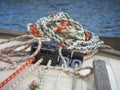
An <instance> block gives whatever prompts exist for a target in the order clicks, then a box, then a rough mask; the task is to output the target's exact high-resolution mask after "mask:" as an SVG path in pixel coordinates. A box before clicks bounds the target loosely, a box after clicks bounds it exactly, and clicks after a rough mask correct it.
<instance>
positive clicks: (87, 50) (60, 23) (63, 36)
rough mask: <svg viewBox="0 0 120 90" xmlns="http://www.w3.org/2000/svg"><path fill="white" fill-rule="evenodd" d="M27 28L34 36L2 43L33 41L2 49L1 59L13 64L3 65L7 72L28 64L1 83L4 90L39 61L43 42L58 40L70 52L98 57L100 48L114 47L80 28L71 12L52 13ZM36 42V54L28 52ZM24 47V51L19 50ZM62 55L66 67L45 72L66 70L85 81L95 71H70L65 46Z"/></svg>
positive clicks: (12, 86) (90, 68)
mask: <svg viewBox="0 0 120 90" xmlns="http://www.w3.org/2000/svg"><path fill="white" fill-rule="evenodd" d="M27 29H28V31H29V32H30V34H32V35H23V36H18V37H16V38H12V39H8V40H6V41H2V42H0V44H4V43H8V42H12V41H15V40H21V39H27V40H28V39H29V40H28V41H24V42H22V43H20V44H16V45H12V46H9V47H5V48H3V49H0V60H1V61H3V62H7V63H9V64H10V65H8V66H3V67H1V66H0V70H1V71H3V70H6V69H14V68H17V66H18V65H19V64H20V63H21V62H26V63H25V64H23V65H22V66H21V67H20V68H19V69H17V70H16V71H15V72H14V73H13V74H12V75H10V76H9V77H8V78H6V79H5V80H4V81H3V82H1V83H0V88H1V87H2V86H4V85H5V84H6V83H7V82H8V81H10V80H11V79H12V78H13V77H15V76H16V75H17V74H18V73H19V72H21V71H22V70H23V69H24V68H25V67H27V66H28V65H30V64H31V63H32V62H33V61H34V60H33V59H32V60H31V58H35V56H36V55H37V54H38V52H39V51H40V49H41V41H49V40H50V39H51V40H54V41H56V42H57V43H58V44H59V45H61V44H62V47H63V46H64V47H65V48H68V49H74V50H77V51H79V52H81V53H83V54H84V55H91V54H94V53H95V52H97V51H98V48H110V47H109V46H108V45H104V42H103V41H101V40H100V39H99V37H98V36H96V35H95V34H94V33H92V32H90V31H88V30H86V29H84V28H83V26H82V25H80V24H79V23H78V22H76V21H74V20H73V19H72V18H70V16H69V15H68V14H67V13H63V12H60V13H58V14H56V15H55V14H51V15H49V16H48V17H43V18H41V19H39V20H38V21H37V22H36V23H35V24H31V23H29V24H28V25H27ZM42 37H43V38H42ZM48 38H50V39H48ZM33 42H38V48H37V50H36V51H35V52H34V53H33V54H32V55H29V51H27V49H28V48H29V47H30V46H31V43H33ZM20 47H23V48H22V49H19V50H17V49H18V48H20ZM59 56H60V57H61V59H62V60H63V63H64V68H60V67H53V66H49V67H48V66H43V67H44V68H45V69H46V68H50V69H55V70H60V71H63V72H65V73H67V74H73V75H78V76H79V77H80V78H82V79H84V78H86V77H88V76H90V75H91V74H92V72H93V69H92V67H85V68H79V69H77V70H74V69H69V68H68V67H67V65H66V61H65V59H64V57H63V56H62V54H61V47H60V48H59ZM16 57H19V58H20V59H18V58H17V59H16ZM29 59H30V60H29ZM41 62H42V60H40V61H38V62H37V63H35V65H33V66H32V67H31V68H30V69H29V70H28V71H27V72H26V73H25V74H24V75H22V76H21V77H20V79H19V80H17V81H15V82H14V83H13V84H12V85H11V86H10V87H9V89H12V90H13V88H14V87H15V85H17V84H18V83H19V82H20V81H21V80H23V79H24V78H25V77H26V76H27V75H28V74H29V73H30V72H31V71H32V70H34V69H35V68H36V67H37V66H39V64H40V63H41ZM85 69H89V70H90V73H88V74H86V75H81V74H80V71H81V70H85Z"/></svg>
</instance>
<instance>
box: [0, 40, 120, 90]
mask: <svg viewBox="0 0 120 90" xmlns="http://www.w3.org/2000/svg"><path fill="white" fill-rule="evenodd" d="M2 40H3V39H0V41H2ZM15 43H19V42H18V41H17V42H14V44H15ZM8 45H12V43H9V44H6V45H2V46H0V48H3V47H6V46H8ZM93 60H104V61H105V62H106V66H107V70H108V74H109V79H110V84H111V88H112V90H120V70H119V69H120V56H118V57H116V56H112V55H108V54H105V53H97V54H96V55H94V56H93V57H92V58H90V59H89V60H87V61H84V63H83V66H92V63H93ZM2 65H7V64H6V63H4V62H1V61H0V66H2ZM31 66H32V65H30V66H29V67H27V68H26V69H24V70H23V71H22V72H21V73H20V74H19V75H17V76H16V77H15V78H14V79H12V80H10V81H9V82H8V83H7V84H6V85H5V86H4V87H2V88H0V90H9V88H8V87H9V86H11V84H12V83H13V82H15V81H16V80H17V79H18V78H19V77H20V76H21V75H22V74H24V73H25V72H26V70H27V69H29V68H30V67H31ZM39 68H40V66H39V67H37V68H36V69H35V70H34V71H33V72H32V73H30V74H29V75H28V76H27V77H26V78H25V79H24V80H22V81H21V82H20V83H18V84H17V86H16V87H15V88H14V90H30V89H29V87H28V84H30V83H31V82H32V81H33V80H38V78H37V75H38V69H39ZM14 71H15V70H9V71H7V70H6V71H1V72H0V82H2V81H3V80H4V79H5V78H7V77H8V76H9V75H10V74H12V72H14ZM45 77H46V78H45V82H44V84H43V88H42V90H73V89H72V84H73V76H72V75H67V74H65V73H63V72H61V71H57V70H51V69H49V70H48V73H47V74H46V76H45ZM76 78H77V79H76V85H75V89H74V90H96V89H95V83H94V75H93V74H92V75H91V76H90V77H88V78H86V79H84V80H82V79H80V78H78V77H76Z"/></svg>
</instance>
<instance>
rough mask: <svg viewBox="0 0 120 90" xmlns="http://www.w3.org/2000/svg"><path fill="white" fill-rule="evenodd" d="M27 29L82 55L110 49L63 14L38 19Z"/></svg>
mask: <svg viewBox="0 0 120 90" xmlns="http://www.w3.org/2000/svg"><path fill="white" fill-rule="evenodd" d="M27 29H28V31H29V32H30V33H31V34H33V35H35V36H44V37H46V36H47V37H49V38H50V39H52V40H54V41H56V42H57V43H58V44H62V45H63V46H64V47H66V48H68V49H75V50H77V51H79V52H81V53H83V54H88V53H93V50H94V49H98V48H100V47H102V48H103V47H104V48H110V47H109V46H108V45H104V42H103V41H102V40H100V39H99V37H98V36H96V35H95V34H94V33H92V32H90V31H88V30H86V29H84V28H83V26H82V25H80V24H79V23H78V22H76V21H74V20H73V19H72V18H70V16H69V15H68V14H67V13H64V12H60V13H58V14H56V15H55V14H51V15H50V16H48V17H43V18H40V19H39V20H38V21H37V22H36V23H35V24H31V23H29V24H28V25H27ZM96 47H97V48H96Z"/></svg>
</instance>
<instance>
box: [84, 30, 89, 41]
mask: <svg viewBox="0 0 120 90" xmlns="http://www.w3.org/2000/svg"><path fill="white" fill-rule="evenodd" d="M85 36H86V41H88V40H90V34H89V32H87V31H85Z"/></svg>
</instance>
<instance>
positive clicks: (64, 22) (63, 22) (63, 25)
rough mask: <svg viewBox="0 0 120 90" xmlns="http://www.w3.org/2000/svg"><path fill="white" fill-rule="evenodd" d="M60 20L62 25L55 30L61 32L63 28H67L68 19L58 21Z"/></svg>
mask: <svg viewBox="0 0 120 90" xmlns="http://www.w3.org/2000/svg"><path fill="white" fill-rule="evenodd" d="M58 22H61V24H62V26H60V27H58V28H57V29H56V30H54V32H60V31H61V30H63V29H66V27H67V22H66V21H64V20H61V21H58Z"/></svg>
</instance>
